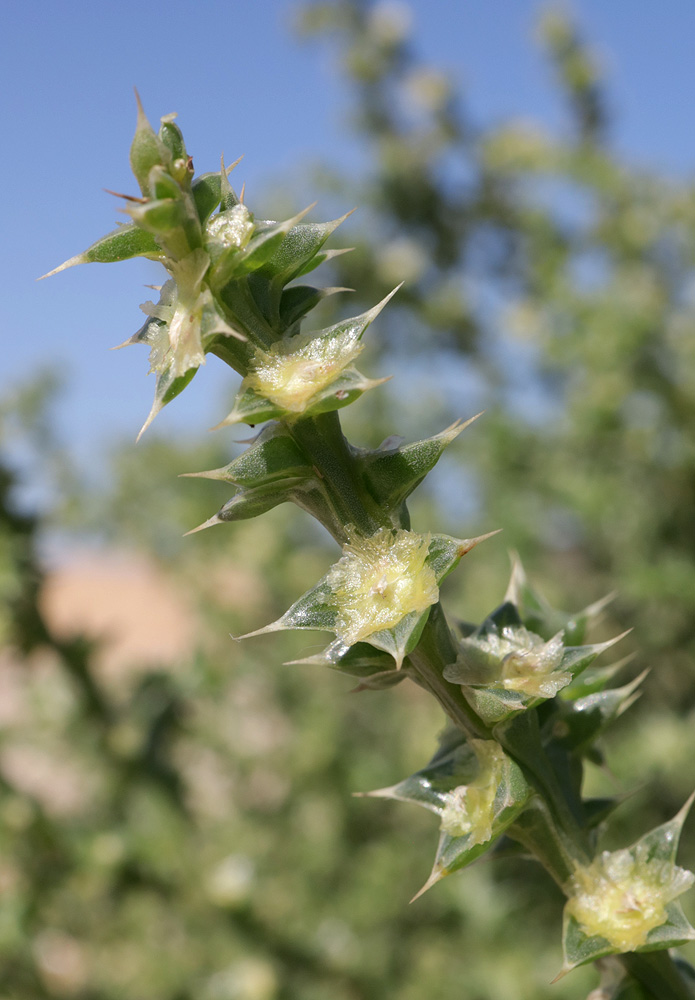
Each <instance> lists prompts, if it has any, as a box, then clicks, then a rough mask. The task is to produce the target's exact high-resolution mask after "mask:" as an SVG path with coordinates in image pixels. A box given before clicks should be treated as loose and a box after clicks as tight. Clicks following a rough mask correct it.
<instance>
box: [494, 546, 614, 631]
mask: <svg viewBox="0 0 695 1000" xmlns="http://www.w3.org/2000/svg"><path fill="white" fill-rule="evenodd" d="M614 596H615V595H614V594H608V595H607V596H606V597H604V598H602V599H601V600H599V601H595V602H594V603H593V604H590V605H589V606H588V607H586V608H584V609H583V610H582V611H578V612H576V613H575V614H569V613H568V612H565V611H558V610H557V609H555V608H553V607H551V605H550V604H548V602H547V600H546V599H545V597H543V595H542V594H540V593H539V592H538V591H536V590H534V589H533V588H532V587H531V586H530V585H529V583H528V580H527V579H526V573H525V572H524V568H523V566H522V565H521V561H520V560H519V558H518V557H515V558H514V563H513V566H512V575H511V579H510V581H509V586H508V587H507V593H506V595H505V601H509V602H510V603H512V604H513V605H514V606H515V607H516V608H517V609H518V613H519V617H520V619H521V621H522V622H523V624H524V625H525V626H526V628H527V629H529V631H531V632H535V633H537V634H538V635H540V636H541V637H542V638H544V639H550V638H552V636H554V635H556V634H557V633H558V632H560V631H561V632H562V633H563V640H564V642H565V643H566V644H567V645H568V646H569V645H572V646H574V645H577V646H578V645H581V644H582V643H583V641H584V637H585V635H586V632H587V629H588V627H589V626H590V625H591V624H593V623H595V622H596V621H597V620H598V619H599V618H600V615H601V613H602V611H603V609H604V608H605V607H606V605H607V604H609V603H610V602H611V601H612V600H613V598H614Z"/></svg>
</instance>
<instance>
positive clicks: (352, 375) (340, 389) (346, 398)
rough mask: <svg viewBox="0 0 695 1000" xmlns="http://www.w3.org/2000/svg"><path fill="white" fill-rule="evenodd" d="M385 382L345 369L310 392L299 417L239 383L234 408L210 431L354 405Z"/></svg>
mask: <svg viewBox="0 0 695 1000" xmlns="http://www.w3.org/2000/svg"><path fill="white" fill-rule="evenodd" d="M387 381H388V379H385V378H381V379H370V378H366V377H365V376H364V375H362V374H361V372H358V371H357V369H356V368H353V367H349V368H346V369H344V370H343V371H342V372H341V374H340V375H339V376H338V378H336V380H335V381H334V382H333V383H331V385H330V386H329V387H327V388H326V389H324V390H322V391H320V392H317V393H314V395H313V397H312V400H311V403H310V405H309V406H307V407H306V408H305V409H304V410H302V411H301V413H299V414H295V413H292V412H291V411H288V410H286V409H284V408H283V407H282V406H280V405H278V404H275V403H273V402H272V401H271V400H269V399H267V398H266V397H265V396H261V395H260V394H259V393H257V392H256V391H255V390H254V389H252V388H250V387H249V386H248V385H247V386H246V387H244V385H243V383H242V387H241V390H240V392H239V395H238V396H237V398H236V400H235V401H234V409H233V410H232V412H231V413H230V414H229V415H228V416H226V417H225V419H224V420H222V421H221V422H220V423H219V424H217V425H216V426H215V428H214V430H217V429H218V428H220V427H228V426H231V425H233V424H238V423H245V424H251V425H252V426H254V425H255V424H261V423H264V422H265V421H266V420H279V419H281V418H286V419H291V418H292V417H296V416H309V415H311V416H316V415H318V414H319V413H327V412H329V411H331V410H339V409H341V408H342V407H343V406H348V405H349V404H350V403H352V402H354V400H356V399H358V398H359V397H360V396H361V395H362V394H363V393H365V392H368V391H369V390H370V389H374V388H375V387H376V386H378V385H383V383H384V382H387Z"/></svg>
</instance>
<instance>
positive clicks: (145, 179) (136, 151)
mask: <svg viewBox="0 0 695 1000" xmlns="http://www.w3.org/2000/svg"><path fill="white" fill-rule="evenodd" d="M135 100H136V101H137V105H138V120H137V125H136V127H135V135H134V137H133V142H132V144H131V147H130V166H131V168H132V170H133V173H134V174H135V178H136V180H137V182H138V184H139V185H140V190H141V191H142V193H143V194H144V195H145V197H148V196H149V193H150V191H149V177H150V170H151V169H152V167H155V166H160V165H164V164H166V163H169V161H170V160H171V153H170V152H169V150H168V149H167V147H166V146H165V145H164V143H163V142H162V140H161V139H160V138H159V137H158V136H157V133H156V132H155V131H154V129H153V128H152V126H151V125H150V123H149V122H148V120H147V115H146V114H145V112H144V110H143V107H142V103H141V101H140V95H139V94H138V92H137V90H136V91H135Z"/></svg>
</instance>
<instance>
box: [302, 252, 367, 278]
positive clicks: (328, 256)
mask: <svg viewBox="0 0 695 1000" xmlns="http://www.w3.org/2000/svg"><path fill="white" fill-rule="evenodd" d="M353 249H354V248H353V247H343V248H342V249H340V250H322V251H321V252H320V253H317V254H315V255H314V256H313V257H312V258H311V260H310V261H308V262H307V263H306V264H305V265H304V267H302V268H300V270H299V271H297V273H296V274H295V278H303V277H304V275H306V274H309V273H310V272H311V271H314V270H315V269H316V268H317V267H319V265H320V264H325V263H326V261H329V260H335V258H336V257H341V256H342V255H343V254H344V253H352V251H353Z"/></svg>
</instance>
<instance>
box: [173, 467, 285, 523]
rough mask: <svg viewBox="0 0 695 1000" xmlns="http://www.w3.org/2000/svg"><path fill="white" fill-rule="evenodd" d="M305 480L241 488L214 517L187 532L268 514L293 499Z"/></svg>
mask: <svg viewBox="0 0 695 1000" xmlns="http://www.w3.org/2000/svg"><path fill="white" fill-rule="evenodd" d="M303 482H304V480H303V479H294V480H292V479H287V480H285V481H283V482H282V483H270V484H268V485H266V486H259V487H257V488H256V489H242V490H239V491H238V492H237V493H235V494H234V496H233V497H232V498H231V500H228V501H227V503H226V504H224V506H222V507H221V508H220V509H219V510H218V512H217V513H216V514H215V515H214V516H213V517H211V518H209V520H207V521H204V522H203V524H199V525H198V527H197V528H192V529H191V530H190V531H187V532H186V534H187V535H194V534H195V533H196V532H198V531H203V530H204V529H205V528H212V527H213V526H214V525H216V524H226V523H230V522H233V521H246V520H248V519H249V518H251V517H258V516H259V515H261V514H266V513H267V512H268V511H269V510H273V508H274V507H278V506H279V505H280V504H281V503H287V502H289V501H291V500H293V499H294V489H295V487H297V486H300V485H301V484H302V483H303Z"/></svg>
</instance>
